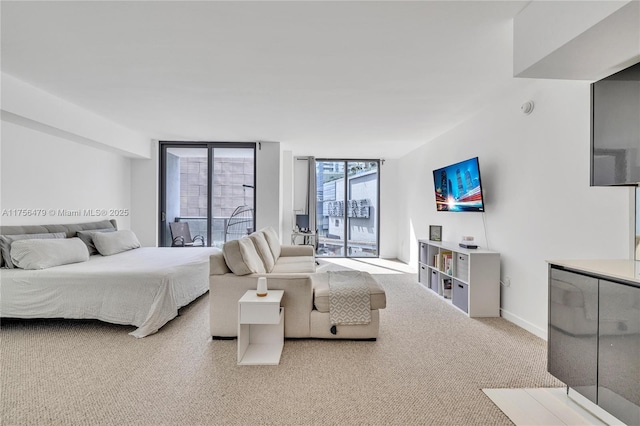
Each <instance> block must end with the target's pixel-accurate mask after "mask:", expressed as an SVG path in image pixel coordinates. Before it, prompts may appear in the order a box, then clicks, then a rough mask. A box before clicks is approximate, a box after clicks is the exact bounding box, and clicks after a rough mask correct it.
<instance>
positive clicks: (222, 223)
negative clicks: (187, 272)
mask: <svg viewBox="0 0 640 426" xmlns="http://www.w3.org/2000/svg"><path fill="white" fill-rule="evenodd" d="M229 219H230V218H229V217H215V216H214V217H213V219H212V221H211V225H212V227H211V238H212V240H213V241H212V242H213V243H212V244H211V246H212V247H218V248H222V245H223V244H224V243H225V242H226V241H228V240H237V239H238V238H241V237H243V236H244V235H247V234H246V233H237V235H236V234H235V233H234V234H230V235H226V234H225V229H227V223H228V222H229ZM175 221H176V222H187V223H189V231H190V232H191V236H192V237H193V236H195V235H202V237H203V238H204V240H205V242H204V244H205V246H208V245H209V242H208V241H207V218H206V217H203V216H178V217H176V218H175ZM247 228H249V229H253V224H251V226H248V227H247Z"/></svg>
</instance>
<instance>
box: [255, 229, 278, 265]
mask: <svg viewBox="0 0 640 426" xmlns="http://www.w3.org/2000/svg"><path fill="white" fill-rule="evenodd" d="M258 232H261V233H263V234H264V237H265V238H266V240H267V243H269V248H270V249H271V254H273V259H274V260H275V261H276V262H277V261H278V258H279V257H280V251H281V247H280V238H278V233H277V232H276V231H275V229H273V228H272V227H270V226H267V227H266V228H262V229H261V230H260V231H258Z"/></svg>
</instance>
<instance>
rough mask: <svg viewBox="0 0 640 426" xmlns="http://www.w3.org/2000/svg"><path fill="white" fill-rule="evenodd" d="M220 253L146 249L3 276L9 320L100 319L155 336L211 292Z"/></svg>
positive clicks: (0, 301) (1, 307) (1, 292)
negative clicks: (212, 266) (214, 258)
mask: <svg viewBox="0 0 640 426" xmlns="http://www.w3.org/2000/svg"><path fill="white" fill-rule="evenodd" d="M218 250H219V249H217V248H212V247H211V248H205V247H188V248H182V247H180V248H165V247H143V248H139V249H135V250H130V251H127V252H124V253H119V254H115V255H112V256H100V255H96V256H91V257H90V259H89V260H88V261H86V262H82V263H74V264H70V265H62V266H56V267H53V268H49V269H43V270H38V271H27V270H22V269H2V270H1V271H0V280H1V285H0V316H1V317H3V318H75V319H82V318H84V319H98V320H101V321H105V322H110V323H114V324H126V325H135V326H136V327H138V328H137V329H136V330H135V331H133V332H131V333H129V334H131V335H133V336H135V337H145V336H148V335H149V334H153V333H155V332H156V331H158V330H159V329H160V327H162V326H163V325H164V324H166V323H167V322H169V321H170V320H171V319H173V318H175V317H176V316H177V315H178V309H179V308H180V307H182V306H185V305H187V304H189V303H190V302H192V301H193V300H194V299H196V298H198V297H199V296H201V295H202V294H204V293H205V292H206V291H207V290H208V289H209V256H210V255H211V254H213V253H214V252H216V251H218Z"/></svg>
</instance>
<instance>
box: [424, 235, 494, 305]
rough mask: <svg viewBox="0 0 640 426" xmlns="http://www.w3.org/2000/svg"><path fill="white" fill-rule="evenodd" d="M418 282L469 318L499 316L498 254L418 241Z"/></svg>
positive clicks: (444, 243) (436, 242) (453, 244)
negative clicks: (448, 301) (449, 302)
mask: <svg viewBox="0 0 640 426" xmlns="http://www.w3.org/2000/svg"><path fill="white" fill-rule="evenodd" d="M418 253H419V257H418V259H419V260H418V282H419V283H420V284H422V285H423V286H425V287H426V288H428V289H430V290H432V291H434V292H435V293H437V294H438V295H440V296H441V297H442V298H443V299H446V300H450V301H451V303H453V305H454V306H456V307H458V308H459V309H461V310H462V311H463V312H465V313H466V314H467V315H469V316H470V317H499V316H500V253H497V252H495V251H490V250H484V249H466V248H462V247H460V246H459V245H458V244H457V243H451V242H439V241H429V240H419V241H418Z"/></svg>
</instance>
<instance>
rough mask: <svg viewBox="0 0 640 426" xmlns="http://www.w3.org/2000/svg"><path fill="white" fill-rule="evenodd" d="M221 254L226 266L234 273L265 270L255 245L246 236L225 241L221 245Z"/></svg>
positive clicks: (240, 273)
mask: <svg viewBox="0 0 640 426" xmlns="http://www.w3.org/2000/svg"><path fill="white" fill-rule="evenodd" d="M222 254H223V256H224V260H225V262H227V266H228V267H229V269H231V272H233V273H234V274H236V275H247V274H251V273H259V274H264V273H265V272H266V270H265V268H264V263H262V259H260V256H259V255H258V252H257V251H256V247H255V245H254V244H253V242H252V241H251V239H249V238H248V237H243V238H240V239H239V240H231V241H227V242H226V243H224V245H223V246H222Z"/></svg>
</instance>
